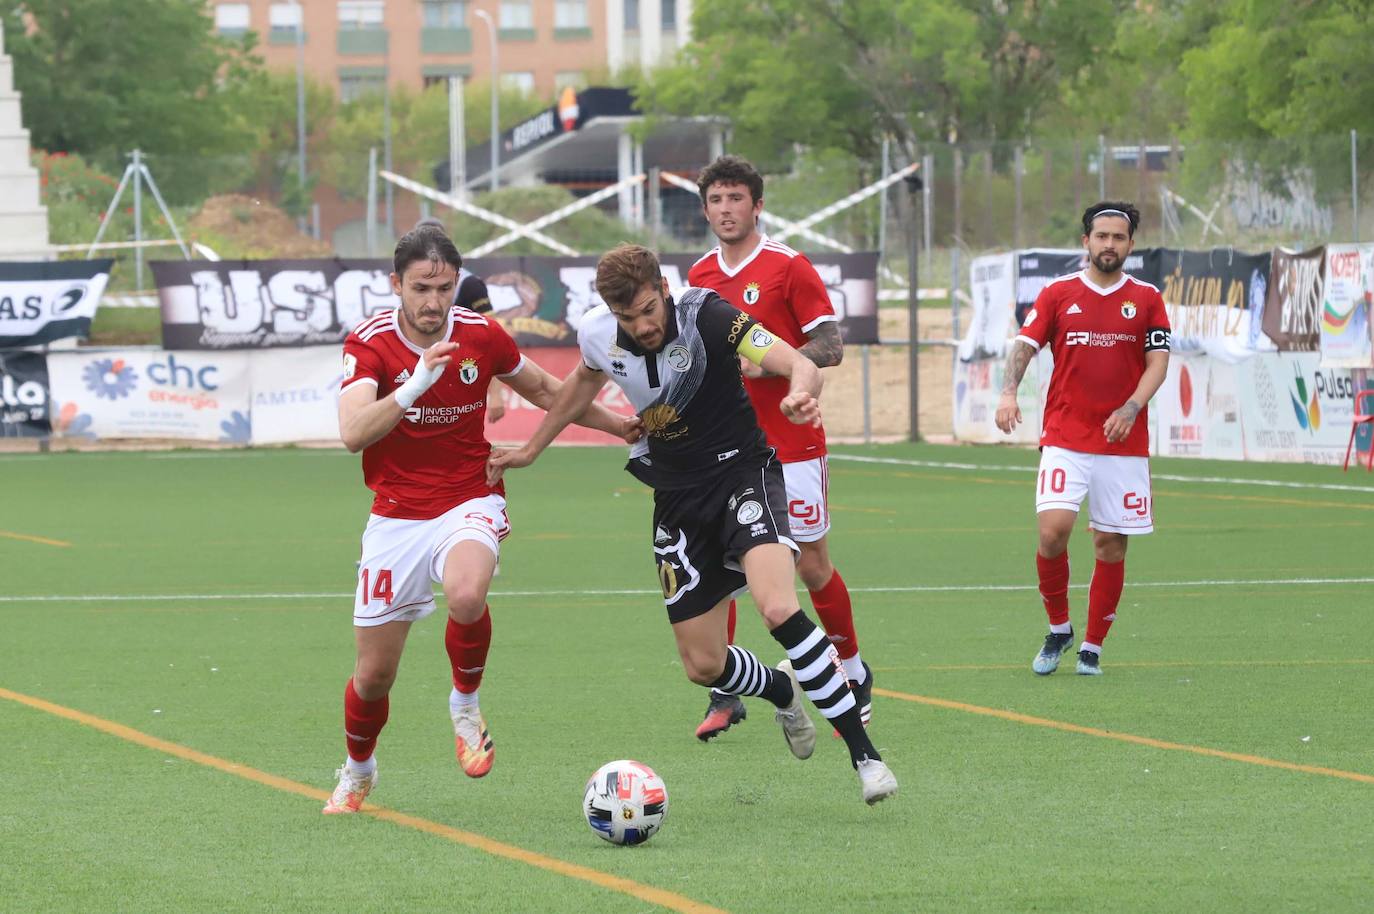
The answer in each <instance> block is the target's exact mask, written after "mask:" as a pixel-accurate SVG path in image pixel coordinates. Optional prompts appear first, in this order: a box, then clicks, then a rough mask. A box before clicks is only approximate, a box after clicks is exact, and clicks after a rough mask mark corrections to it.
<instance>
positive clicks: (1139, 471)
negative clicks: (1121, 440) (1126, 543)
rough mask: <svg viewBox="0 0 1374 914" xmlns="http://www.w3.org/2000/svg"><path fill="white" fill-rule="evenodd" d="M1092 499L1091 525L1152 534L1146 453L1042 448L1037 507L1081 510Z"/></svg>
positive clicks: (1127, 532) (1119, 530)
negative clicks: (1092, 452) (1085, 500)
mask: <svg viewBox="0 0 1374 914" xmlns="http://www.w3.org/2000/svg"><path fill="white" fill-rule="evenodd" d="M1084 496H1087V498H1088V520H1089V524H1088V526H1090V527H1092V528H1093V529H1094V530H1101V531H1103V532H1104V533H1125V534H1127V535H1132V534H1138V533H1153V532H1154V529H1155V519H1154V499H1153V498H1152V497H1151V495H1150V460H1149V458H1148V457H1120V456H1117V455H1114V454H1085V453H1083V452H1082V451H1070V450H1066V449H1065V448H1062V447H1047V448H1044V449H1043V450H1042V451H1041V452H1040V472H1039V473H1038V474H1036V477H1035V510H1036V512H1037V513H1039V512H1040V511H1055V510H1063V511H1075V512H1076V511H1077V510H1078V506H1079V505H1081V504H1082V503H1083V497H1084Z"/></svg>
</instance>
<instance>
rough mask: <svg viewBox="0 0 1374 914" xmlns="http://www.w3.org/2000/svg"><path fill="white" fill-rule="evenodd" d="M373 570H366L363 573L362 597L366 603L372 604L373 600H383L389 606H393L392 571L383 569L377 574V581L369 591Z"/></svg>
mask: <svg viewBox="0 0 1374 914" xmlns="http://www.w3.org/2000/svg"><path fill="white" fill-rule="evenodd" d="M370 570H371V569H368V568H364V569H363V573H362V591H361V592H362V595H363V599H364V601H365V602H368V603H371V602H372V601H373V600H381V601H382V602H383V603H385V604H386V605H387V606H390V605H391V569H390V568H383V569H381V570H380V571H378V572H377V574H376V580H375V582H374V583H373V584H372V587H371V589H370V590H369V589H368V579H369V577H371V575H369V572H370Z"/></svg>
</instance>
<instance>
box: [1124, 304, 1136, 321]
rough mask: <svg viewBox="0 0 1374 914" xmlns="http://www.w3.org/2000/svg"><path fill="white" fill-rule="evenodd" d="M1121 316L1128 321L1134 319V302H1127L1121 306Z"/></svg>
mask: <svg viewBox="0 0 1374 914" xmlns="http://www.w3.org/2000/svg"><path fill="white" fill-rule="evenodd" d="M1121 316H1122V317H1124V318H1126V320H1130V319H1131V318H1133V317H1135V302H1133V301H1128V302H1126V303H1125V304H1123V305H1122V306H1121Z"/></svg>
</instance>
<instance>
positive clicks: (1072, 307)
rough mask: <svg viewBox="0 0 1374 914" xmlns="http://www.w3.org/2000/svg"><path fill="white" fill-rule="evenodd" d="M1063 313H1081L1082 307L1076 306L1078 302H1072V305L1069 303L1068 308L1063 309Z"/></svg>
mask: <svg viewBox="0 0 1374 914" xmlns="http://www.w3.org/2000/svg"><path fill="white" fill-rule="evenodd" d="M1064 313H1065V314H1082V313H1083V309H1082V308H1080V307H1078V302H1074V303H1073V304H1072V305H1069V310H1067V311H1065V312H1064Z"/></svg>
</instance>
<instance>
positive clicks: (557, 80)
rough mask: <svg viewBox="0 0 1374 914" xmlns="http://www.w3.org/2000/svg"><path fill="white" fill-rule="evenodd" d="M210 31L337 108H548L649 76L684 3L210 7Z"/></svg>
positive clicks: (237, 1)
mask: <svg viewBox="0 0 1374 914" xmlns="http://www.w3.org/2000/svg"><path fill="white" fill-rule="evenodd" d="M213 7H214V20H215V28H216V29H217V30H218V31H219V32H220V33H221V34H226V35H239V34H243V33H244V32H246V31H249V30H252V31H254V32H257V33H258V35H259V36H260V39H261V42H260V45H261V53H262V54H263V57H264V58H265V60H266V61H267V64H268V66H271V67H273V68H294V67H295V66H296V61H297V53H298V51H297V44H298V41H299V43H300V46H301V50H302V51H303V57H304V64H305V69H306V72H307V73H309V74H310V75H311V76H313V77H314V78H315V79H316V80H318V81H319V82H321V83H323V84H325V85H331V86H334V87H335V88H336V90H337V91H338V93H339V96H340V98H341V99H342V100H344V101H348V100H350V99H353V98H356V97H358V96H359V95H361V94H363V93H366V92H369V91H375V90H377V89H379V88H381V86H382V85H383V84H386V83H389V84H390V85H392V86H402V85H404V86H409V87H412V88H420V87H423V86H427V85H430V84H431V83H435V82H440V81H443V80H446V79H447V78H448V77H449V76H455V75H458V76H464V77H468V78H473V79H479V80H487V79H489V78H490V76H491V73H492V69H493V67H492V59H493V55H492V44H493V41H494V42H495V45H496V55H495V57H496V61H497V64H498V69H499V74H498V75H499V79H500V81H501V83H502V84H503V85H505V86H507V87H510V88H516V89H520V90H522V91H525V92H528V93H533V94H537V95H539V96H542V97H547V98H552V97H553V96H554V95H555V94H556V93H557V92H558V91H560V90H561V89H562V88H564V87H565V86H572V87H573V88H575V89H577V88H582V87H584V86H586V85H588V84H589V82H590V81H592V80H593V79H597V78H599V77H604V76H605V75H608V74H614V73H616V72H619V71H621V70H623V69H625V68H633V67H652V66H654V65H656V64H657V63H658V62H660V61H662V60H666V59H669V58H671V56H672V55H673V53H675V52H676V50H677V49H678V48H679V47H681V46H682V45H683V44H684V43H686V41H687V40H688V38H689V37H690V32H689V29H690V26H689V23H690V17H691V0H213Z"/></svg>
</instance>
